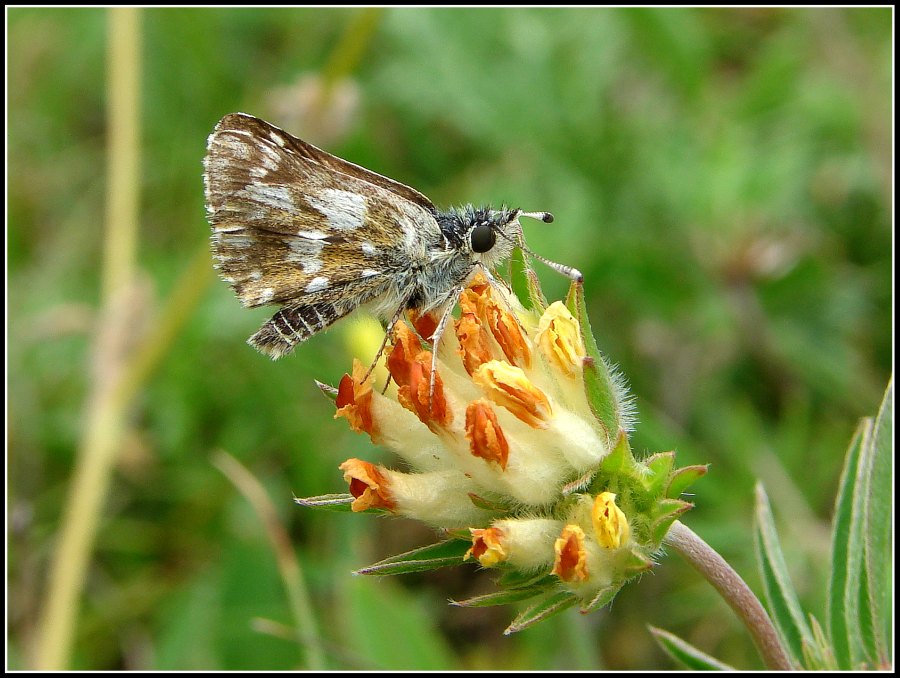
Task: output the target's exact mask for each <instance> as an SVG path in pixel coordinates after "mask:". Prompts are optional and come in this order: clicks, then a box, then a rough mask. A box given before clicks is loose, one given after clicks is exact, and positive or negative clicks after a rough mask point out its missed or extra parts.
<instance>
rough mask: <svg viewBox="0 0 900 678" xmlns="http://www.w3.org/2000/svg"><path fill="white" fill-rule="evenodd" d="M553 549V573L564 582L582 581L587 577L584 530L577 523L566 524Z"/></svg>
mask: <svg viewBox="0 0 900 678" xmlns="http://www.w3.org/2000/svg"><path fill="white" fill-rule="evenodd" d="M553 550H554V551H555V552H556V562H555V563H554V564H553V574H555V575H556V576H557V577H559V578H560V579H562V580H563V581H565V582H583V581H584V580H585V579H587V578H588V570H587V550H586V549H585V547H584V530H582V529H581V528H580V527H578V526H577V525H566V526H565V527H564V528H563V531H562V534H560V535H559V539H557V540H556V543H555V544H554V545H553Z"/></svg>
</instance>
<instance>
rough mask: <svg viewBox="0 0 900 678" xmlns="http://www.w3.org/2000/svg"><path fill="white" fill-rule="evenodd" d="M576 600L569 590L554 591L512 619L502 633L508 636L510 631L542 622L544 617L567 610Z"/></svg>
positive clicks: (547, 617)
mask: <svg viewBox="0 0 900 678" xmlns="http://www.w3.org/2000/svg"><path fill="white" fill-rule="evenodd" d="M577 602H578V598H576V597H575V594H574V593H570V592H569V591H560V592H559V593H555V594H553V595H552V596H550V597H548V598H545V599H544V600H542V601H541V602H539V603H536V604H534V605H532V606H531V607H529V608H528V609H527V610H525V611H524V612H522V613H521V614H520V615H518V616H517V617H516V618H515V619H513V621H512V624H510V625H509V626H507V627H506V630H505V631H504V632H503V635H504V636H508V635H510V634H512V633H518V632H519V631H522V630H524V629H527V628H528V627H529V626H532V625H534V624H537V623H538V622H542V621H544V620H545V619H549V618H550V617H552V616H553V615H555V614H559V613H560V612H562V611H563V610H568V609H569V608H570V607H572V606H573V605H574V604H575V603H577Z"/></svg>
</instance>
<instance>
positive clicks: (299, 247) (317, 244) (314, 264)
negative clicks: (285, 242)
mask: <svg viewBox="0 0 900 678" xmlns="http://www.w3.org/2000/svg"><path fill="white" fill-rule="evenodd" d="M289 245H290V249H291V251H290V252H288V255H287V260H288V261H290V262H293V263H295V264H300V268H301V269H302V270H303V272H304V273H309V274H312V273H318V272H319V271H320V270H322V260H321V259H320V258H319V254H320V253H321V252H322V248H323V247H325V243H323V242H322V241H321V240H307V239H305V238H291V239H290V240H289Z"/></svg>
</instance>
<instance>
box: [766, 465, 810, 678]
mask: <svg viewBox="0 0 900 678" xmlns="http://www.w3.org/2000/svg"><path fill="white" fill-rule="evenodd" d="M755 517H756V521H755V525H754V531H753V537H754V546H755V550H756V558H757V562H758V563H759V569H760V573H761V576H762V582H763V590H764V591H765V596H766V602H767V603H768V608H769V615H770V616H771V617H772V622H773V623H774V624H775V628H776V629H777V630H778V635H779V636H781V642H782V645H784V647H785V649H786V650H787V651H788V653H789V654H790V659H791V662H792V663H793V664H795V665H799V662H800V658H801V657H802V656H803V645H804V643H806V644H810V645H812V644H813V634H812V631H811V630H810V628H809V625H808V624H807V623H806V616H805V615H804V613H803V608H802V607H801V606H800V600H799V598H798V597H797V592H796V591H795V590H794V585H793V584H792V583H791V577H790V574H789V573H788V569H787V564H786V563H785V561H784V554H783V553H782V551H781V544H780V542H779V540H778V533H777V532H776V530H775V521H774V520H773V518H772V507H771V506H770V504H769V498H768V496H767V495H766V491H765V489H764V488H763V486H762V483H757V485H756V510H755Z"/></svg>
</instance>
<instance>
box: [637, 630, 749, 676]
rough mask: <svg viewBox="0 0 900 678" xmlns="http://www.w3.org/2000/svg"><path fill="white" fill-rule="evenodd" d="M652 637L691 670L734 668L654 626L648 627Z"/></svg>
mask: <svg viewBox="0 0 900 678" xmlns="http://www.w3.org/2000/svg"><path fill="white" fill-rule="evenodd" d="M648 628H649V629H650V633H651V634H652V635H653V638H654V639H655V640H656V642H657V643H659V646H660V647H661V648H662V649H663V651H664V652H665V653H666V654H668V655H669V656H670V657H671V658H672V659H674V660H675V661H676V662H679V663H681V664H684V665H685V666H686V667H687V668H689V669H691V670H693V671H735V670H736V669H735V668H734V667H732V666H729V665H728V664H725V663H723V662H720V661H719V660H718V659H716V658H715V657H712V656H710V655H708V654H706V653H705V652H702V651H700V650H698V649H697V648H696V647H694V646H693V645H691V644H690V643H688V642H687V641H684V640H682V639H681V638H679V637H678V636H676V635H674V634H672V633H669V632H668V631H663V630H662V629H658V628H656V627H655V626H650V627H648Z"/></svg>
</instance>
